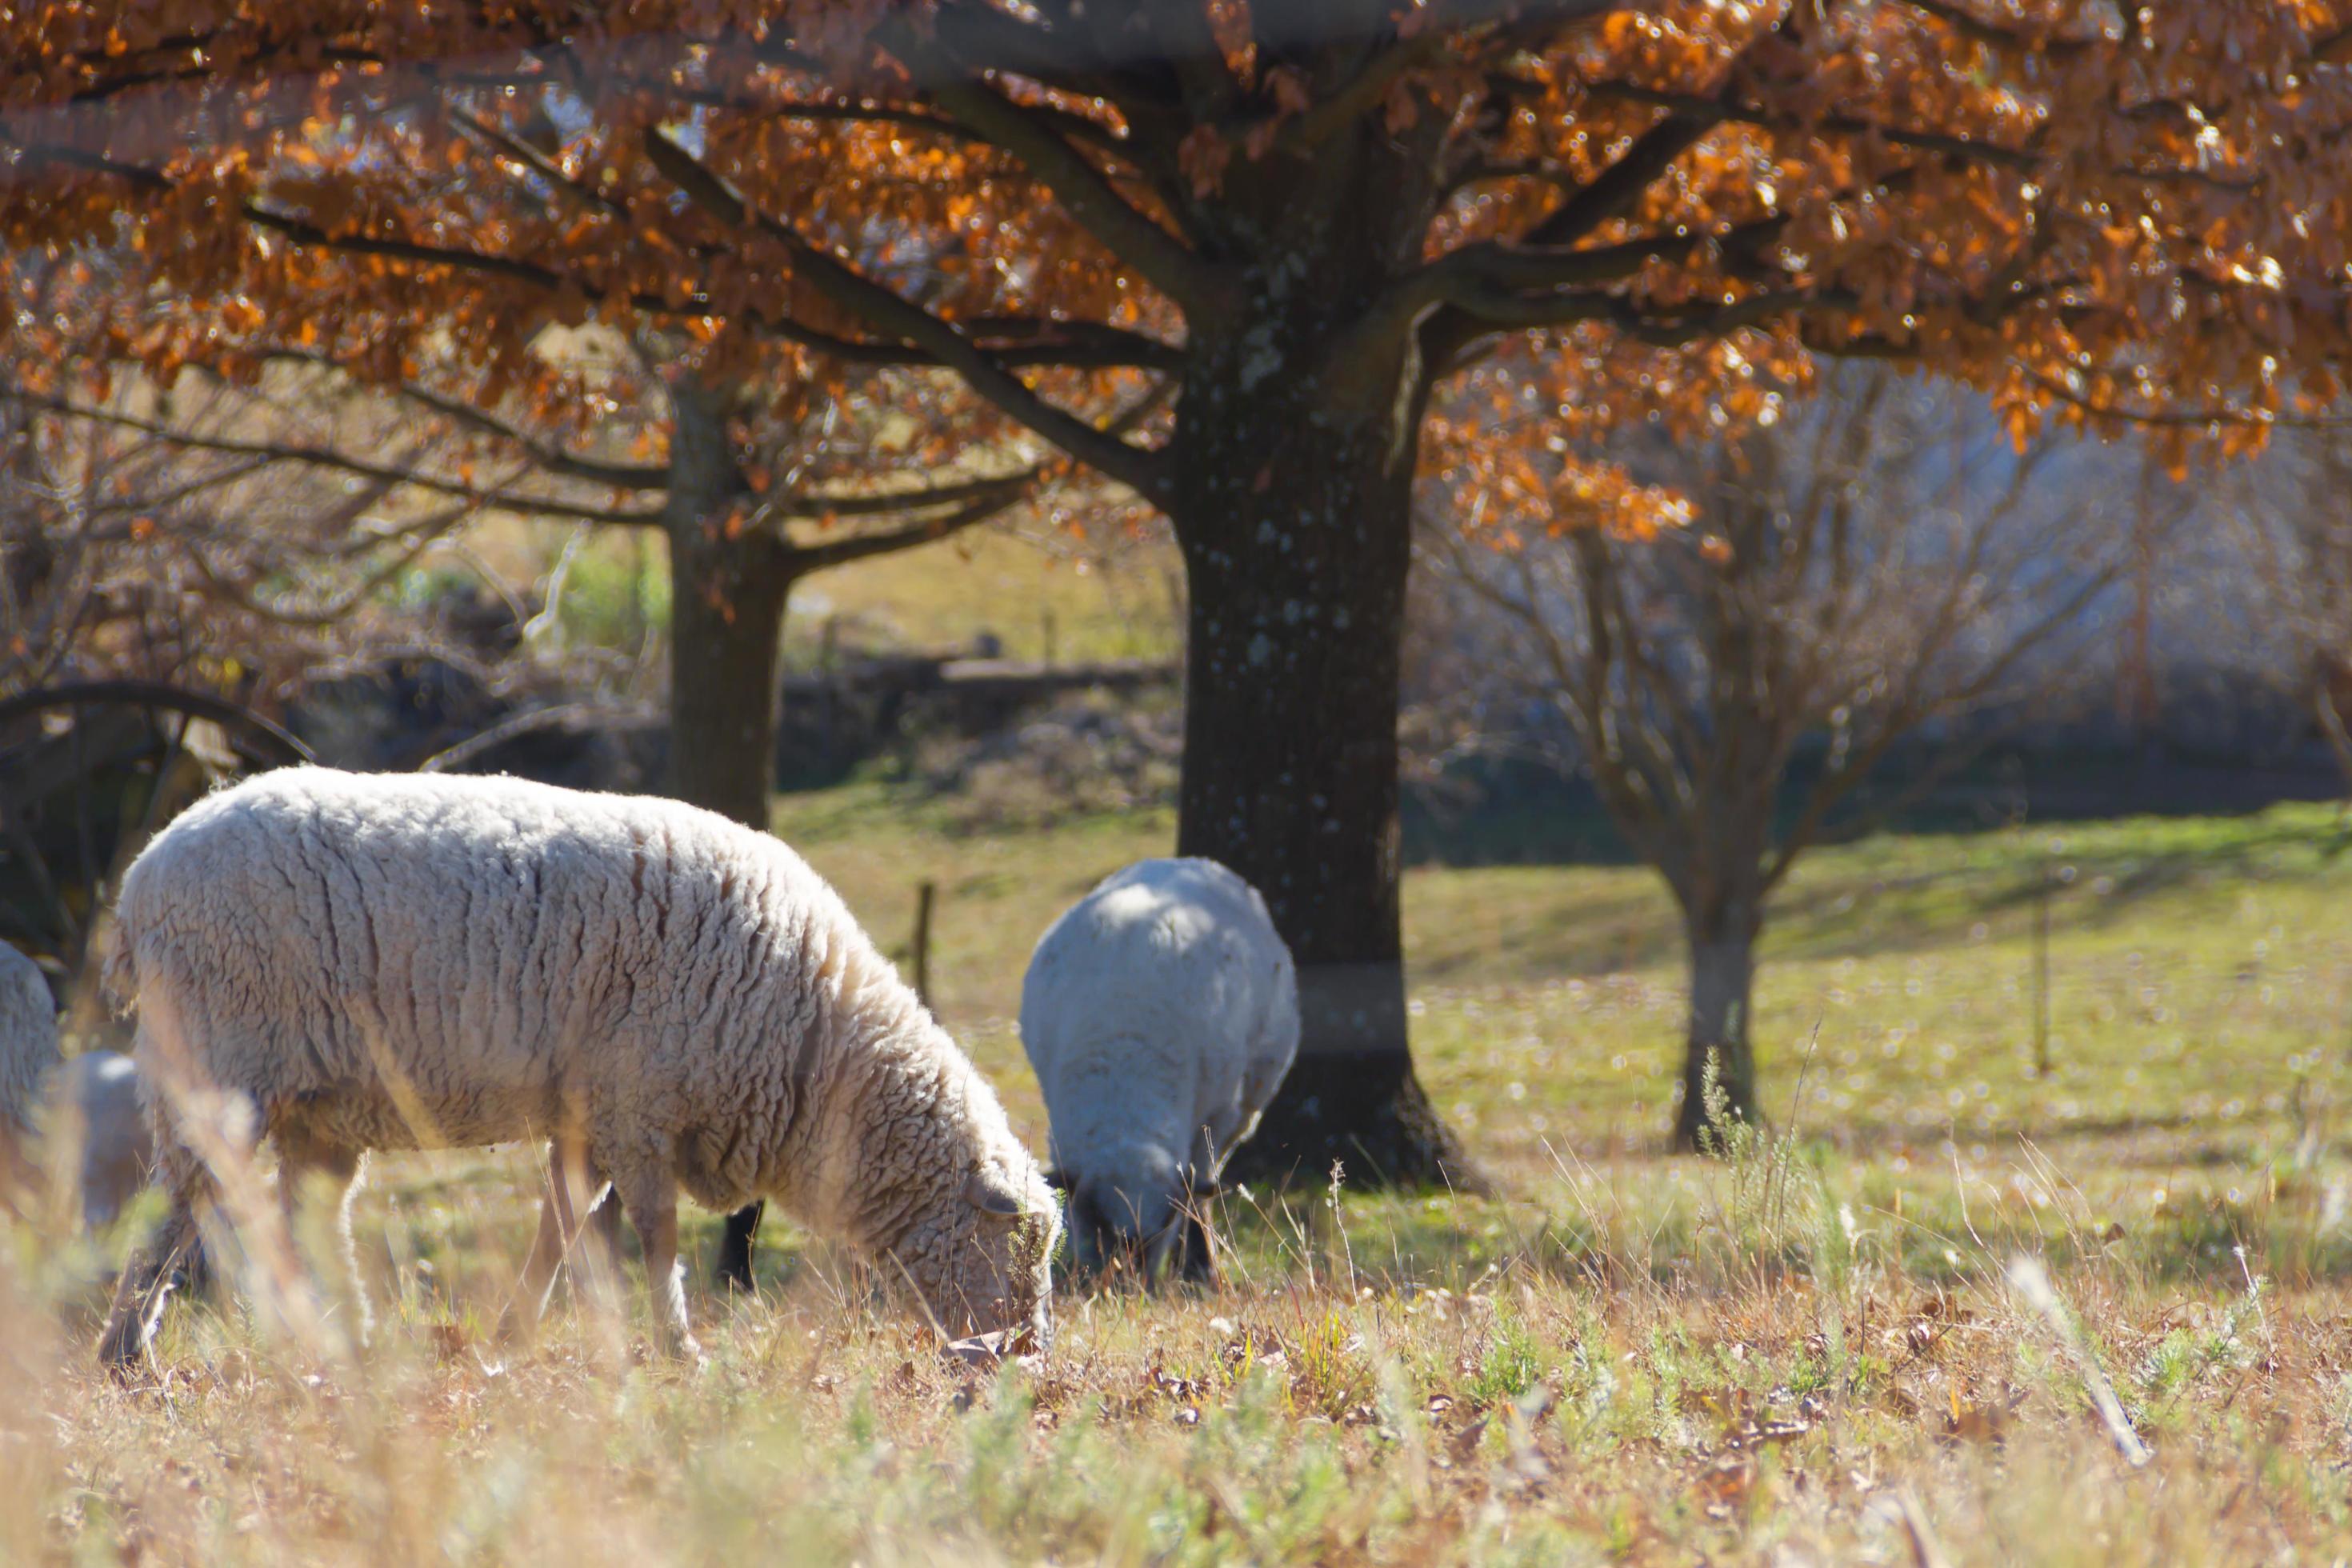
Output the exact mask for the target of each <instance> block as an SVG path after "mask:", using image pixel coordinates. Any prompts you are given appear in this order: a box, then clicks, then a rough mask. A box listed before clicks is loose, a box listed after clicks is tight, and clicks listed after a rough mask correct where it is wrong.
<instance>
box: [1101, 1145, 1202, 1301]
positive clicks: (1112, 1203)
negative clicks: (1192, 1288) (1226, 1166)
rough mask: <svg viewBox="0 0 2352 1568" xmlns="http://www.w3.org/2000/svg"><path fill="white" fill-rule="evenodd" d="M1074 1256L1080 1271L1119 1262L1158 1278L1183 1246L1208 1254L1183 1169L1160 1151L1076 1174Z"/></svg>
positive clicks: (1145, 1275)
mask: <svg viewBox="0 0 2352 1568" xmlns="http://www.w3.org/2000/svg"><path fill="white" fill-rule="evenodd" d="M1069 1180H1070V1259H1071V1262H1072V1264H1073V1265H1074V1266H1075V1267H1076V1269H1077V1271H1078V1272H1079V1273H1081V1274H1092V1273H1096V1272H1098V1271H1100V1270H1102V1269H1105V1268H1112V1267H1114V1266H1116V1267H1119V1268H1127V1269H1129V1270H1131V1271H1133V1272H1134V1273H1135V1274H1137V1275H1138V1276H1139V1277H1140V1278H1142V1279H1146V1280H1150V1279H1158V1278H1159V1277H1160V1274H1161V1273H1162V1272H1163V1271H1164V1270H1165V1269H1166V1268H1167V1267H1168V1265H1169V1262H1170V1259H1171V1257H1172V1256H1173V1255H1174V1254H1175V1253H1176V1252H1177V1251H1178V1249H1179V1247H1180V1245H1181V1246H1182V1247H1183V1248H1184V1250H1185V1251H1186V1252H1187V1254H1188V1255H1189V1254H1190V1253H1191V1252H1192V1251H1194V1250H1199V1251H1201V1252H1202V1254H1203V1256H1204V1257H1205V1249H1206V1243H1205V1240H1204V1239H1203V1238H1202V1237H1196V1236H1191V1235H1190V1233H1191V1232H1192V1230H1194V1229H1195V1228H1196V1226H1195V1221H1194V1217H1193V1212H1192V1211H1193V1205H1192V1203H1191V1202H1190V1201H1189V1200H1190V1196H1191V1194H1190V1192H1189V1190H1188V1185H1187V1183H1186V1181H1185V1179H1184V1173H1183V1172H1181V1170H1180V1169H1178V1167H1177V1164H1176V1163H1175V1161H1174V1160H1172V1159H1171V1158H1169V1157H1168V1156H1167V1155H1166V1154H1165V1153H1163V1152H1159V1151H1156V1150H1155V1151H1151V1152H1149V1153H1147V1154H1143V1155H1139V1156H1138V1157H1136V1158H1133V1159H1129V1160H1126V1161H1122V1162H1119V1163H1118V1164H1117V1165H1115V1166H1111V1167H1107V1168H1105V1169H1102V1170H1097V1171H1089V1172H1085V1173H1071V1176H1070V1178H1069Z"/></svg>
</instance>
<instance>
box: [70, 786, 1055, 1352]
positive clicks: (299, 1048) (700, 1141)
mask: <svg viewBox="0 0 2352 1568" xmlns="http://www.w3.org/2000/svg"><path fill="white" fill-rule="evenodd" d="M119 913H120V919H121V938H122V939H121V942H120V943H119V944H118V949H117V952H116V955H115V957H114V959H113V961H112V962H111V963H110V965H109V979H110V982H111V983H112V984H113V985H114V988H115V990H116V992H117V994H120V995H129V994H134V993H135V994H136V996H137V1000H138V1008H139V1029H138V1043H137V1046H136V1047H135V1049H136V1052H137V1055H138V1058H139V1063H140V1067H141V1070H142V1071H143V1072H146V1073H149V1074H151V1075H152V1076H153V1077H154V1078H155V1079H156V1080H157V1087H158V1089H159V1090H160V1091H162V1092H161V1095H160V1098H162V1099H163V1100H165V1101H166V1102H167V1104H168V1103H170V1102H173V1101H174V1100H175V1097H176V1094H177V1092H178V1086H181V1085H194V1086H199V1087H202V1088H205V1089H219V1090H226V1091H230V1092H232V1093H234V1094H236V1095H241V1096H244V1097H246V1098H247V1099H248V1100H250V1101H251V1103H252V1107H253V1109H254V1110H256V1111H257V1122H256V1128H257V1131H258V1132H259V1133H265V1134H267V1135H268V1136H269V1137H270V1138H271V1140H272V1141H273V1142H275V1143H276V1145H277V1147H278V1156H279V1160H280V1162H281V1164H280V1176H279V1187H280V1193H281V1199H282V1201H285V1202H287V1203H288V1204H289V1205H290V1204H291V1203H292V1201H293V1194H294V1192H295V1190H296V1188H297V1186H298V1185H299V1184H300V1183H302V1182H303V1181H304V1180H305V1179H306V1178H323V1179H324V1180H325V1181H326V1182H327V1183H329V1184H332V1185H335V1186H339V1187H340V1188H341V1190H342V1191H343V1192H344V1193H345V1194H346V1201H348V1194H349V1191H350V1189H351V1186H352V1182H353V1181H354V1179H355V1178H356V1176H357V1175H358V1173H359V1168H360V1164H361V1161H362V1156H363V1154H364V1152H366V1151H368V1150H371V1149H415V1148H419V1147H437V1146H476V1145H481V1144H487V1143H495V1142H508V1141H510V1140H519V1139H532V1140H536V1139H541V1138H545V1139H548V1140H550V1141H551V1155H550V1169H549V1175H550V1189H551V1199H550V1202H549V1203H548V1205H547V1206H546V1207H545V1209H544V1210H543V1211H542V1214H541V1226H540V1236H539V1239H538V1241H537V1242H536V1244H535V1245H534V1246H533V1247H532V1249H531V1255H530V1263H529V1264H528V1265H527V1266H526V1268H525V1270H524V1285H523V1290H522V1296H521V1300H520V1309H521V1314H522V1316H523V1317H524V1318H525V1319H527V1320H532V1321H535V1320H536V1318H537V1315H538V1312H539V1310H540V1308H541V1303H542V1302H543V1300H544V1297H545V1293H546V1289H547V1287H548V1285H549V1283H550V1281H551V1278H552V1275H553V1272H554V1269H555V1268H556V1266H557V1264H558V1262H559V1261H560V1260H561V1258H562V1254H563V1252H564V1250H565V1248H566V1246H567V1245H568V1243H569V1242H570V1240H571V1239H572V1236H573V1235H574V1234H575V1233H576V1227H577V1226H578V1224H579V1222H580V1221H581V1220H582V1219H583V1217H584V1215H585V1211H586V1210H587V1209H588V1207H589V1206H590V1205H593V1202H594V1201H595V1199H596V1197H597V1195H598V1194H601V1193H602V1192H603V1191H604V1187H605V1184H606V1183H607V1182H609V1183H610V1184H611V1185H612V1187H613V1189H614V1193H615V1194H616V1195H617V1196H618V1197H619V1198H620V1200H621V1203H622V1205H623V1207H624V1208H625V1210H626V1212H627V1214H628V1216H629V1218H630V1219H631V1221H632V1222H633V1223H634V1224H635V1226H636V1230H637V1234H638V1237H640V1239H641V1240H642V1242H643V1244H644V1250H645V1258H646V1271H647V1275H648V1283H649V1284H650V1286H651V1287H652V1289H653V1290H654V1291H655V1293H656V1321H657V1323H658V1325H659V1328H660V1330H661V1332H662V1336H663V1338H664V1340H665V1342H667V1343H668V1344H669V1345H671V1346H673V1347H675V1348H680V1349H685V1350H687V1351H688V1352H692V1351H693V1350H694V1348H695V1347H694V1344H693V1341H692V1339H691V1337H690V1335H689V1334H688V1329H687V1321H686V1298H685V1294H684V1290H683V1288H682V1285H681V1282H680V1278H679V1270H678V1268H677V1190H678V1188H679V1187H681V1186H682V1187H684V1189H685V1190H686V1191H687V1192H688V1194H691V1195H692V1196H693V1197H694V1198H695V1199H696V1200H697V1201H698V1202H700V1203H702V1204H705V1205H709V1206H711V1207H713V1208H718V1209H722V1210H726V1209H733V1208H737V1207H740V1205H742V1204H743V1203H744V1202H745V1201H746V1200H748V1199H750V1198H752V1197H754V1196H761V1195H764V1196H768V1197H772V1198H773V1199H775V1200H776V1201H777V1202H778V1203H779V1204H781V1205H782V1206H783V1207H784V1208H785V1209H786V1210H787V1211H788V1212H790V1213H793V1214H794V1215H797V1216H799V1217H801V1218H802V1219H803V1220H804V1221H806V1222H807V1223H808V1224H809V1225H810V1226H813V1227H814V1228H815V1229H817V1230H819V1231H820V1232H824V1233H826V1234H830V1235H833V1236H835V1237H841V1238H842V1239H844V1240H845V1241H847V1242H849V1243H850V1244H852V1245H853V1246H856V1247H860V1248H862V1249H863V1250H865V1251H866V1252H867V1253H868V1254H870V1255H873V1256H875V1257H877V1258H881V1259H883V1260H885V1262H884V1268H885V1272H886V1273H887V1274H889V1275H892V1276H894V1277H898V1276H903V1277H904V1278H905V1279H907V1280H908V1282H910V1283H911V1284H912V1285H913V1286H914V1287H915V1289H916V1290H917V1292H918V1293H919V1296H920V1297H921V1299H922V1302H923V1304H924V1306H925V1307H926V1308H927V1309H928V1310H929V1313H930V1314H931V1315H932V1317H933V1319H934V1321H937V1322H940V1323H941V1324H942V1325H943V1326H945V1327H947V1328H949V1329H950V1330H951V1331H959V1332H962V1331H971V1330H972V1329H978V1330H982V1331H995V1330H999V1329H1003V1330H1013V1331H1034V1334H1035V1336H1036V1338H1037V1339H1038V1340H1039V1341H1040V1342H1043V1340H1044V1339H1045V1335H1046V1333H1047V1331H1048V1329H1049V1324H1048V1321H1047V1312H1048V1304H1049V1300H1048V1299H1049V1295H1050V1291H1051V1289H1052V1285H1051V1275H1050V1272H1049V1269H1048V1259H1049V1258H1050V1257H1051V1254H1052V1250H1053V1246H1054V1242H1055V1237H1056V1236H1057V1235H1058V1233H1059V1230H1060V1220H1059V1215H1058V1214H1057V1213H1056V1210H1055V1200H1054V1197H1053V1194H1052V1192H1051V1190H1050V1189H1049V1188H1048V1187H1047V1185H1046V1184H1045V1178H1044V1175H1043V1173H1041V1172H1040V1171H1039V1169H1038V1167H1037V1164H1036V1163H1035V1162H1034V1160H1033V1159H1031V1157H1030V1155H1029V1153H1028V1152H1027V1151H1026V1150H1024V1148H1023V1147H1022V1146H1021V1144H1020V1142H1019V1141H1018V1140H1017V1139H1016V1138H1015V1137H1014V1136H1013V1130H1012V1128H1011V1125H1010V1124H1009V1123H1008V1122H1007V1121H1006V1120H1005V1116H1004V1112H1003V1108H1002V1107H1001V1106H1000V1105H999V1104H998V1102H997V1099H996V1096H995V1094H994V1092H993V1091H992V1090H991V1089H990V1088H989V1086H988V1082H987V1080H986V1079H983V1078H982V1077H981V1076H980V1074H979V1072H978V1071H977V1070H976V1069H975V1068H973V1067H972V1065H971V1061H970V1060H969V1059H968V1058H966V1057H965V1056H964V1055H963V1053H962V1052H961V1050H959V1049H958V1048H957V1047H956V1045H955V1042H954V1041H953V1040H951V1039H950V1038H949V1037H948V1035H947V1033H946V1032H945V1031H944V1030H942V1029H941V1028H940V1026H939V1025H938V1024H936V1023H935V1022H934V1021H933V1020H932V1018H931V1016H930V1015H929V1013H928V1012H926V1011H925V1010H924V1008H923V1006H922V1005H921V1004H920V1003H919V1001H918V1000H917V999H916V997H915V994H914V993H913V992H912V991H911V990H909V989H908V987H907V986H906V985H905V984H902V983H901V982H900V980H899V979H898V974H897V973H896V971H894V970H893V969H892V968H891V966H890V964H889V963H887V961H885V960H884V959H883V957H882V956H881V955H880V954H879V953H878V952H876V951H875V948H874V945H873V943H872V942H870V941H869V940H868V939H867V938H866V934H865V932H864V931H861V930H859V928H858V926H857V923H856V921H855V920H853V919H852V918H851V916H850V913H849V911H848V910H847V909H846V908H845V907H844V905H843V904H842V902H841V900H840V899H839V897H838V896H837V895H835V892H834V890H833V889H831V888H830V887H828V886H827V885H826V884H825V883H824V880H823V879H820V878H819V877H818V876H817V874H816V873H815V872H814V871H813V870H811V869H810V868H809V867H808V865H807V864H806V863H805V862H804V861H803V860H802V859H801V858H800V857H799V856H797V855H795V854H793V852H792V851H791V850H790V849H788V848H786V847H784V846H783V845H782V844H781V843H779V842H778V841H777V840H775V839H773V838H771V837H768V836H767V835H765V834H761V833H756V832H753V831H751V829H749V828H745V827H741V826H737V825H736V824H734V823H731V822H729V821H727V820H725V819H724V818H722V817H719V816H716V815H714V814H712V813H709V812H705V811H700V810H698V809H696V808H694V807H692V806H688V805H681V804H679V803H677V802H675V801H667V800H657V799H651V798H645V797H628V796H621V795H590V794H583V793H579V792H574V791H571V790H564V789H557V788H553V787H551V786H549V785H544V784H530V783H526V782H524V781H522V780H520V779H509V778H480V777H461V776H452V775H446V774H431V775H416V774H401V775H385V774H361V773H338V772H333V771H331V770H327V769H322V768H289V769H282V770H279V771H278V772H274V773H265V774H262V775H260V776H259V777H257V778H254V779H251V780H248V781H247V782H246V783H244V784H239V785H237V786H236V787H235V788H232V789H229V790H226V791H223V792H221V793H220V794H217V795H213V796H211V797H210V798H209V799H207V800H205V801H204V802H203V803H202V804H200V805H196V806H195V807H194V808H193V809H191V810H189V811H188V812H186V813H185V814H184V815H183V816H180V818H179V819H178V820H177V821H175V822H173V824H172V826H169V827H167V828H165V829H164V830H163V832H162V833H161V834H159V835H157V836H156V837H155V839H154V841H153V842H152V844H150V845H149V846H148V847H147V848H146V850H145V851H144V852H143V853H142V855H141V856H140V857H139V858H138V860H137V861H136V862H134V863H133V864H132V866H131V870H130V872H129V874H128V875H127V876H126V877H125V878H124V879H123V884H122V894H121V904H120V910H119ZM173 1120H175V1119H174V1118H173V1117H170V1116H166V1117H165V1118H164V1119H163V1122H164V1124H163V1125H162V1126H160V1127H159V1129H158V1131H159V1134H160V1136H159V1139H158V1150H157V1153H158V1164H159V1168H160V1172H161V1175H162V1179H163V1184H164V1186H165V1188H166V1190H167V1191H168V1192H169V1194H171V1198H172V1204H173V1208H172V1213H171V1215H170V1217H169V1218H168V1219H167V1220H166V1222H165V1226H164V1229H163V1234H162V1236H161V1237H159V1243H158V1246H157V1247H155V1248H153V1249H152V1250H151V1252H150V1253H149V1254H148V1255H147V1256H146V1257H144V1258H142V1259H141V1260H140V1266H139V1267H137V1268H132V1269H128V1270H126V1271H125V1275H124V1281H123V1286H122V1288H121V1289H119V1290H118V1291H117V1294H116V1301H115V1310H114V1312H113V1314H112V1315H111V1317H110V1321H109V1323H108V1327H107V1331H106V1334H105V1336H104V1338H103V1340H102V1341H101V1342H100V1352H101V1354H102V1356H103V1357H104V1358H105V1359H106V1360H107V1361H109V1362H110V1363H114V1364H117V1365H120V1364H122V1363H127V1362H129V1361H131V1360H132V1359H135V1358H136V1357H138V1356H139V1355H140V1354H141V1353H142V1348H143V1346H144V1345H145V1343H146V1342H147V1340H148V1338H149V1337H150V1336H151V1335H152V1332H153V1328H154V1321H155V1319H156V1317H157V1316H158V1315H159V1314H160V1312H161V1310H162V1308H163V1300H164V1296H165V1295H166V1294H167V1292H165V1291H163V1290H159V1289H157V1288H156V1287H157V1281H158V1279H159V1278H160V1270H161V1269H162V1268H164V1267H166V1266H168V1260H169V1259H170V1258H171V1257H172V1255H173V1253H174V1252H176V1251H177V1250H178V1249H179V1248H181V1247H184V1246H185V1244H186V1243H187V1241H188V1239H189V1238H190V1237H192V1235H193V1226H194V1211H195V1208H196V1205H198V1203H199V1202H200V1201H202V1200H206V1199H208V1197H209V1195H210V1190H209V1180H210V1178H209V1176H208V1174H207V1173H206V1171H205V1167H204V1164H203V1162H202V1161H201V1160H200V1159H199V1158H198V1157H197V1156H196V1154H195V1153H194V1152H193V1151H192V1150H191V1149H190V1147H189V1146H188V1143H187V1142H186V1141H185V1139H184V1138H181V1137H178V1136H175V1135H173V1129H172V1127H171V1126H170V1123H171V1122H172V1121H173ZM344 1235H345V1246H346V1250H347V1251H348V1249H349V1226H348V1216H347V1217H346V1224H345V1230H344Z"/></svg>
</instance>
